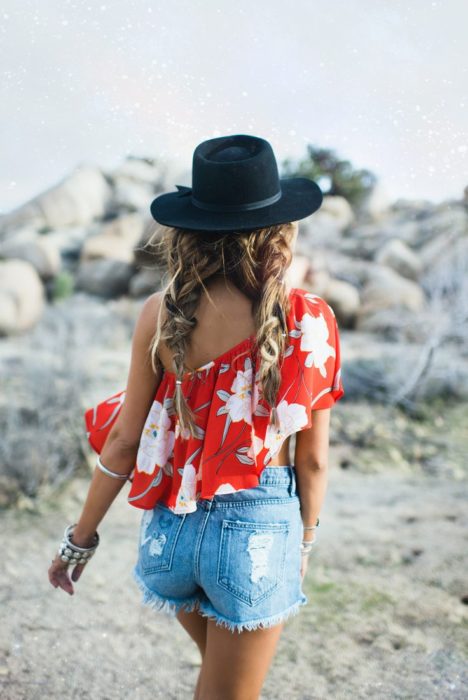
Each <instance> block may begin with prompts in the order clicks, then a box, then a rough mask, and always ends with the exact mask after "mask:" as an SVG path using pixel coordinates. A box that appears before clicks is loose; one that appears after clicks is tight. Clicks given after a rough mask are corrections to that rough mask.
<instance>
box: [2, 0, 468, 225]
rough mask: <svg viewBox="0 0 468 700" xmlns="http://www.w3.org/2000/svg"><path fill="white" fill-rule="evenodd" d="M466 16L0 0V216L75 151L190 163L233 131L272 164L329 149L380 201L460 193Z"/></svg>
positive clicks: (64, 168)
mask: <svg viewBox="0 0 468 700" xmlns="http://www.w3.org/2000/svg"><path fill="white" fill-rule="evenodd" d="M467 25H468V3H467V2H466V0H437V1H434V2H431V0H411V2H409V1H406V2H402V1H401V0H327V2H323V1H318V0H295V2H289V3H286V2H280V1H279V0H256V2H252V1H251V0H250V1H249V2H247V1H246V0H237V1H236V2H235V3H232V2H226V1H225V2H222V0H218V1H215V0H183V1H182V0H171V2H159V1H156V2H149V1H148V0H145V1H144V0H125V1H124V0H113V2H106V1H104V2H91V1H89V2H86V0H84V1H81V0H80V1H78V0H75V1H69V0H42V1H41V2H37V1H34V2H31V1H30V0H21V2H18V0H3V2H2V6H1V9H0V71H1V81H0V104H1V108H0V213H5V212H7V211H9V210H11V209H12V208H14V207H16V206H19V205H20V204H22V203H23V202H25V201H27V200H28V199H30V198H31V197H33V196H35V195H36V194H38V193H39V192H41V191H43V190H45V189H47V188H49V187H51V186H52V185H54V184H55V183H57V182H59V181H60V180H61V179H62V178H63V177H65V176H66V175H67V174H68V173H70V172H71V171H72V170H73V169H74V168H75V167H76V166H78V165H81V164H94V165H96V166H98V167H101V168H103V169H104V170H112V169H113V168H115V167H117V166H118V165H119V164H120V163H121V162H122V161H123V159H124V158H125V157H126V156H127V155H129V154H131V155H136V156H143V157H155V158H159V159H160V160H162V161H164V162H170V163H171V164H172V165H173V167H175V168H176V169H177V168H178V169H180V170H182V171H183V170H185V171H188V172H190V168H191V164H192V154H193V150H194V148H195V147H196V145H197V144H198V143H200V142H201V141H204V140H205V139H208V138H212V137H214V136H220V135H226V134H234V133H245V134H254V135H257V136H261V137H263V138H266V139H267V140H268V141H270V143H271V145H272V146H273V150H274V152H275V154H276V158H277V160H278V163H279V164H281V161H282V159H284V158H286V157H290V158H301V157H303V156H305V155H306V152H307V151H306V147H307V145H308V144H311V145H314V146H317V147H321V148H331V149H333V150H334V151H335V153H336V154H337V155H338V156H339V157H340V158H346V159H349V160H350V161H351V162H352V164H353V165H354V166H355V167H356V168H367V169H369V170H371V171H372V172H374V173H375V174H376V176H377V177H378V179H379V182H380V184H381V187H382V189H383V191H384V192H385V193H386V195H387V196H388V198H389V199H390V200H394V199H397V198H403V199H425V200H430V201H432V202H436V203H439V202H442V201H445V200H446V199H451V198H453V199H460V198H461V197H462V195H463V190H464V188H465V187H466V186H467V185H468V95H467V92H468V60H467V59H468V42H467V41H466V27H467ZM170 189H175V183H174V186H173V187H171V188H170Z"/></svg>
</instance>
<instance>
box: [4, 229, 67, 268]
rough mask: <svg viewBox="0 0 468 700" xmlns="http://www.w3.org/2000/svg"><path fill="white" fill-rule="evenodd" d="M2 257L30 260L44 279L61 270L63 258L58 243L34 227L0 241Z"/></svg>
mask: <svg viewBox="0 0 468 700" xmlns="http://www.w3.org/2000/svg"><path fill="white" fill-rule="evenodd" d="M0 257H2V258H6V259H12V258H16V259H18V260H25V261H27V262H29V263H30V264H31V265H32V266H33V267H34V268H35V270H36V271H37V273H38V275H39V276H40V277H41V278H42V279H44V280H47V279H50V278H51V277H55V276H56V275H57V274H58V273H59V272H60V267H61V258H60V252H59V250H58V248H57V246H56V245H54V243H53V242H52V241H51V240H50V239H49V237H48V236H47V235H43V236H40V235H38V234H37V233H36V231H34V230H33V229H29V228H24V229H21V230H20V231H19V232H17V233H16V234H15V236H11V237H9V238H7V239H6V240H4V241H2V242H1V243H0Z"/></svg>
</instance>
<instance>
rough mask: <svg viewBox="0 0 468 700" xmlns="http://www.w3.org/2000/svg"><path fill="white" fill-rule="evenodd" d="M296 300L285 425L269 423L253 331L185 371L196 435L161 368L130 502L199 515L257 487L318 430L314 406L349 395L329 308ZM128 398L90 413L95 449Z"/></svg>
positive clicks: (285, 362)
mask: <svg viewBox="0 0 468 700" xmlns="http://www.w3.org/2000/svg"><path fill="white" fill-rule="evenodd" d="M289 298H290V310H289V313H288V314H287V327H288V338H287V340H288V344H287V346H286V350H285V352H284V353H283V357H282V359H281V360H280V372H281V384H280V389H279V392H278V398H277V402H276V407H277V411H278V417H279V422H280V427H279V429H276V428H274V426H273V425H269V416H270V412H271V409H270V407H269V406H268V404H267V403H266V402H265V401H264V400H263V399H262V396H261V388H260V385H259V381H258V377H259V375H258V369H259V359H260V358H259V353H258V352H257V349H256V346H255V335H251V336H249V337H248V338H246V339H244V340H243V341H241V342H240V343H237V344H236V345H235V346H234V347H232V348H231V349H230V350H228V351H227V352H224V353H223V354H222V355H219V356H218V357H216V358H215V359H214V360H211V361H210V362H208V363H206V364H204V365H202V366H201V367H198V368H197V369H196V370H194V371H192V372H186V373H185V374H184V375H183V381H182V385H181V389H182V391H183V392H184V395H185V396H186V398H187V401H188V403H189V406H190V408H191V409H192V411H193V413H194V415H195V417H196V422H197V436H196V437H193V436H192V435H190V434H189V433H188V431H187V434H182V431H181V429H180V425H179V422H178V419H177V416H176V414H175V411H174V407H173V398H174V392H175V379H176V377H175V374H174V373H173V372H169V371H167V370H164V371H163V374H162V378H161V381H160V383H159V385H158V387H157V389H156V393H155V396H154V400H153V403H152V406H151V408H150V411H149V413H148V416H147V419H146V422H145V425H144V428H143V431H142V435H141V440H140V444H139V448H138V452H137V455H136V463H135V466H134V468H133V470H132V471H131V473H130V475H129V478H130V481H131V488H130V491H129V493H128V496H127V498H128V503H129V504H130V505H132V506H135V507H136V508H142V509H145V510H149V509H152V508H154V506H155V505H156V503H158V502H161V503H163V504H164V505H166V506H167V507H168V508H170V509H171V510H172V511H173V512H174V513H186V512H193V511H194V510H196V507H197V500H198V499H199V498H212V497H213V496H214V495H216V494H226V493H233V492H235V491H240V490H242V489H249V488H254V487H255V486H258V484H259V476H260V474H261V472H262V470H263V469H264V467H266V466H267V465H268V464H269V462H270V461H271V459H272V457H273V456H274V455H275V454H276V453H277V452H278V451H279V449H280V447H281V445H282V443H283V441H284V440H285V439H286V438H287V437H288V436H289V435H291V434H292V433H295V432H298V431H300V430H306V429H307V428H310V427H311V426H312V411H314V410H317V409H323V408H330V407H331V406H333V404H334V403H335V402H336V401H338V400H339V399H340V398H341V397H342V396H343V395H344V387H343V382H342V378H341V354H340V338H339V329H338V325H337V321H336V317H335V313H334V311H333V309H332V307H331V306H330V305H329V304H328V303H327V302H326V301H325V300H324V299H323V298H322V297H320V296H318V295H316V294H312V293H310V292H308V291H306V290H304V289H301V288H298V287H294V288H292V289H291V291H290V294H289ZM124 401H125V390H121V391H118V392H117V393H115V394H113V395H112V396H110V397H109V398H107V399H105V400H104V401H102V402H101V403H99V404H98V405H97V406H95V407H93V408H89V409H87V410H86V412H85V414H84V419H85V424H86V436H87V439H88V441H89V443H90V445H91V447H92V448H93V450H94V451H95V452H96V453H98V454H99V453H100V452H101V450H102V449H103V446H104V443H105V441H106V438H107V435H108V433H109V431H110V429H111V428H112V426H113V424H114V422H115V420H116V418H117V416H118V414H119V411H120V408H121V407H122V404H123V402H124Z"/></svg>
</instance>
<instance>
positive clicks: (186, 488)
mask: <svg viewBox="0 0 468 700" xmlns="http://www.w3.org/2000/svg"><path fill="white" fill-rule="evenodd" d="M196 496H197V472H196V470H195V467H194V466H193V464H190V463H187V464H185V465H184V468H183V470H182V481H181V483H180V486H179V491H178V493H177V499H176V508H178V509H179V510H176V511H174V512H176V513H177V512H186V511H190V512H191V511H193V510H196V503H195V502H196Z"/></svg>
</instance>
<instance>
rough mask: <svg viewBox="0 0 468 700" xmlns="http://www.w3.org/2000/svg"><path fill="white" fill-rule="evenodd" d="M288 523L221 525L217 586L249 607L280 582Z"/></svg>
mask: <svg viewBox="0 0 468 700" xmlns="http://www.w3.org/2000/svg"><path fill="white" fill-rule="evenodd" d="M288 537H289V522H277V523H258V522H246V521H239V520H227V519H224V520H223V522H222V531H221V541H220V547H219V555H218V569H217V583H218V585H219V586H221V587H222V588H224V589H225V590H227V591H229V592H230V593H232V595H234V596H236V597H237V598H239V599H240V600H242V601H243V602H244V603H246V604H247V605H250V606H254V605H257V604H258V603H260V602H261V601H262V600H264V599H265V598H267V597H268V596H269V595H271V594H272V593H273V591H275V590H276V589H277V588H278V587H279V586H280V585H281V584H282V582H283V579H284V567H285V560H286V552H287V547H288Z"/></svg>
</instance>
